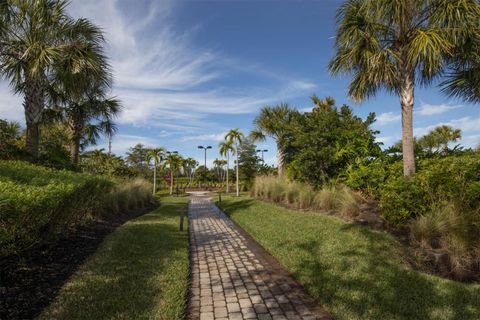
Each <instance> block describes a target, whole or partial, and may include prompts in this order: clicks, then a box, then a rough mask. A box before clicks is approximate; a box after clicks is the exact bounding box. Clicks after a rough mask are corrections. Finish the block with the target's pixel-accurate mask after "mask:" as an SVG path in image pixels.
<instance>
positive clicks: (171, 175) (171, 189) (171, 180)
mask: <svg viewBox="0 0 480 320" xmlns="http://www.w3.org/2000/svg"><path fill="white" fill-rule="evenodd" d="M172 194H173V170H172V169H170V195H172Z"/></svg>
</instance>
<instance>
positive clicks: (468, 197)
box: [380, 155, 480, 226]
mask: <svg viewBox="0 0 480 320" xmlns="http://www.w3.org/2000/svg"><path fill="white" fill-rule="evenodd" d="M440 203H445V204H453V205H455V206H456V207H458V208H461V209H462V210H463V211H465V212H469V211H472V210H476V209H478V208H480V158H479V157H478V156H477V155H465V156H452V157H445V158H437V159H428V160H422V161H420V162H419V163H418V172H417V173H416V175H415V176H414V177H413V178H404V177H402V176H397V177H391V178H389V179H388V180H387V181H386V182H385V183H383V184H382V185H381V191H380V205H381V207H382V209H383V210H382V211H383V215H384V217H385V219H386V220H387V221H389V222H390V223H391V224H393V225H395V226H403V225H406V223H407V222H409V220H410V219H412V218H417V217H419V216H421V215H424V214H426V213H427V212H429V211H431V210H432V209H433V208H436V207H437V206H438V204H440Z"/></svg>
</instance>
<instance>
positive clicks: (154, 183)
mask: <svg viewBox="0 0 480 320" xmlns="http://www.w3.org/2000/svg"><path fill="white" fill-rule="evenodd" d="M156 191H157V164H156V163H154V164H153V195H155V192H156Z"/></svg>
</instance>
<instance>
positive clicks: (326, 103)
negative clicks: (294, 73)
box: [310, 95, 335, 112]
mask: <svg viewBox="0 0 480 320" xmlns="http://www.w3.org/2000/svg"><path fill="white" fill-rule="evenodd" d="M310 99H311V100H312V102H313V104H314V107H313V112H330V111H332V110H333V107H334V106H335V99H334V98H333V97H326V98H325V99H320V98H318V97H317V96H316V95H313V96H312V97H311V98H310Z"/></svg>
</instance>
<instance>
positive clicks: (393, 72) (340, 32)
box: [329, 0, 480, 176]
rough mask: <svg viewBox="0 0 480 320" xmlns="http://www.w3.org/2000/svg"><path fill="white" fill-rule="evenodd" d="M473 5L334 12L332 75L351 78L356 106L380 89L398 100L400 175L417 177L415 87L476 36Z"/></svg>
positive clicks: (351, 3)
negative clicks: (415, 156) (400, 132)
mask: <svg viewBox="0 0 480 320" xmlns="http://www.w3.org/2000/svg"><path fill="white" fill-rule="evenodd" d="M479 20H480V5H479V3H478V1H477V0H437V1H430V0H428V1H427V0H404V1H398V0H348V1H346V2H345V3H344V4H343V5H342V6H341V7H340V8H339V9H338V12H337V25H338V27H337V34H336V42H335V50H336V53H335V56H334V58H333V59H332V61H331V62H330V65H329V69H330V71H331V72H332V73H333V74H339V73H342V72H343V73H346V74H351V75H353V80H352V82H351V83H350V86H349V94H350V96H351V97H352V98H353V99H354V100H356V101H363V100H365V99H367V98H369V97H372V96H374V95H375V94H376V93H377V91H378V90H379V89H381V88H385V89H386V90H387V91H390V92H392V93H395V94H396V95H398V96H399V99H400V105H401V109H402V149H403V172H404V175H405V176H412V175H413V174H414V173H415V158H414V139H413V106H414V90H415V84H416V83H417V82H420V83H422V84H429V83H431V81H432V80H434V79H435V78H437V77H439V76H441V75H442V73H444V72H445V71H446V70H447V69H448V67H449V65H450V63H451V61H450V60H451V59H455V50H456V48H461V47H463V46H464V45H466V43H467V41H468V39H470V38H472V37H475V36H476V35H477V34H478V21H479Z"/></svg>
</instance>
